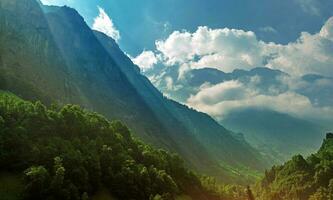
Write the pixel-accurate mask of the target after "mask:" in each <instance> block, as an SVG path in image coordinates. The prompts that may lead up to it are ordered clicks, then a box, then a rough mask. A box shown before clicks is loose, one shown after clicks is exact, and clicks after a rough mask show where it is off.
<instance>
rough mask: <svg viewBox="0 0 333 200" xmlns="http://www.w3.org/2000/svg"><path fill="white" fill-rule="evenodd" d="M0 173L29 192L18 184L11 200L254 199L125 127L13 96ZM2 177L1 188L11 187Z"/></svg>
mask: <svg viewBox="0 0 333 200" xmlns="http://www.w3.org/2000/svg"><path fill="white" fill-rule="evenodd" d="M0 171H1V174H11V176H9V178H8V176H7V179H11V178H13V177H14V178H13V179H17V180H18V181H17V182H18V183H20V184H21V185H22V186H21V189H20V187H19V186H17V185H15V184H14V186H13V187H16V188H18V189H17V190H19V191H20V192H18V191H15V190H14V194H8V191H7V193H3V194H1V192H4V191H1V189H0V195H7V196H8V199H15V198H14V197H16V198H17V199H90V198H91V197H93V196H94V195H95V194H97V193H98V192H100V191H102V190H104V191H105V190H106V191H107V193H109V194H112V196H114V197H115V198H116V199H175V198H176V197H177V198H178V197H179V196H180V195H187V196H188V197H192V199H246V198H247V196H248V194H247V193H250V191H249V190H244V188H243V187H240V186H219V185H218V184H216V181H215V180H214V179H212V178H209V177H199V176H198V175H196V174H195V173H193V172H192V171H189V170H188V169H187V168H186V167H185V165H184V162H183V161H182V160H181V159H180V157H178V156H177V155H175V154H170V153H168V152H166V151H164V150H158V149H155V148H153V147H151V146H149V145H146V144H144V143H142V142H140V141H139V140H137V139H135V138H133V137H132V134H131V132H130V130H129V129H128V128H127V127H126V126H125V125H123V124H122V123H121V122H119V121H113V122H110V121H108V120H107V119H106V118H104V117H103V116H101V115H99V114H96V113H92V112H88V111H86V110H84V109H82V108H80V107H79V106H76V105H66V106H63V107H59V106H56V105H52V106H51V107H50V108H46V107H45V106H44V105H43V104H41V103H40V102H36V103H31V102H27V101H24V100H22V99H20V98H18V97H16V96H14V95H13V94H10V93H5V92H1V93H0ZM1 177H2V176H0V185H3V186H4V185H6V186H7V187H9V186H8V185H7V183H6V182H3V181H6V180H4V179H3V178H1ZM7 182H11V181H10V180H9V181H8V180H7ZM12 182H14V183H15V181H12ZM17 193H19V194H17ZM13 195H14V196H13Z"/></svg>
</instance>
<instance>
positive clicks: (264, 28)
mask: <svg viewBox="0 0 333 200" xmlns="http://www.w3.org/2000/svg"><path fill="white" fill-rule="evenodd" d="M259 31H261V32H266V33H274V34H276V33H278V31H277V30H275V28H273V27H271V26H265V27H261V28H259Z"/></svg>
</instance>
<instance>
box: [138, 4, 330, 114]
mask: <svg viewBox="0 0 333 200" xmlns="http://www.w3.org/2000/svg"><path fill="white" fill-rule="evenodd" d="M304 6H305V5H304ZM307 6H309V5H307ZM304 9H305V8H304ZM262 31H274V29H273V28H269V27H265V28H264V29H263V30H262ZM155 52H156V55H155V56H153V52H150V53H149V54H150V55H149V57H150V58H157V60H156V59H153V61H154V62H149V61H148V60H150V59H149V58H148V59H147V61H146V62H148V63H149V65H147V64H140V63H143V62H141V61H140V62H136V60H141V59H142V58H143V56H142V55H140V56H138V57H137V58H135V59H133V60H134V61H135V62H136V63H137V64H138V65H141V66H142V67H143V68H145V69H149V70H152V69H154V65H156V64H157V63H159V64H163V65H165V68H164V70H163V69H162V70H161V71H157V72H154V73H155V74H154V75H153V76H151V77H153V78H151V80H152V81H153V82H154V83H155V84H156V83H157V84H158V85H159V84H161V83H162V82H164V88H165V94H166V95H169V96H170V94H171V93H173V92H174V93H175V94H176V92H179V91H181V90H184V92H186V90H188V89H186V87H187V85H186V78H188V76H187V72H190V71H191V70H193V69H199V68H206V67H209V68H216V69H218V70H221V71H224V72H232V71H234V70H235V69H243V70H250V69H253V68H256V67H266V68H270V69H276V70H281V71H283V72H286V73H288V74H289V75H290V76H284V77H279V80H277V81H278V82H279V83H280V84H281V85H282V86H283V88H287V89H286V90H283V91H279V90H277V89H276V88H275V87H272V88H269V92H268V93H267V92H263V91H262V90H260V86H259V85H260V77H259V78H258V77H257V78H255V77H253V80H252V79H251V81H249V82H247V83H244V82H240V81H238V80H231V81H226V82H222V83H219V84H216V85H210V84H203V85H202V86H201V87H199V88H194V89H192V90H188V91H191V92H192V93H191V95H190V97H189V98H188V99H187V100H186V101H185V102H184V101H183V102H184V103H186V104H187V105H189V106H191V107H193V108H195V109H198V110H200V111H203V112H206V113H208V114H210V115H212V116H214V117H215V118H217V119H223V118H224V117H226V116H227V115H228V114H229V113H230V112H232V110H235V109H243V108H250V107H258V108H266V109H270V110H275V111H279V112H283V113H289V114H292V115H293V116H298V117H302V118H304V117H305V118H311V117H312V118H322V119H332V116H333V105H332V104H331V103H330V102H331V101H330V100H321V99H319V100H318V99H316V97H315V96H316V95H313V94H315V92H316V91H315V90H318V92H317V93H318V98H321V96H320V95H322V96H326V97H331V96H332V95H331V94H330V93H332V92H333V91H329V88H332V87H331V86H328V85H327V84H332V80H333V79H320V80H319V81H318V82H313V83H306V82H304V81H303V80H302V78H301V77H302V76H303V75H306V74H319V75H323V76H330V77H333V17H331V18H329V19H328V20H327V21H326V22H325V23H324V24H323V26H322V28H321V30H320V31H318V32H317V33H314V34H310V33H307V32H302V33H301V34H300V36H299V38H298V39H297V40H296V41H294V42H291V43H289V44H285V45H283V44H276V43H273V42H264V41H261V40H258V38H257V36H256V34H255V33H254V32H252V31H245V30H237V29H228V28H224V29H210V28H208V27H206V26H201V27H198V29H197V30H196V31H195V32H188V31H175V32H173V33H172V34H171V35H169V37H167V38H166V39H163V40H158V41H156V51H155ZM145 54H147V53H146V52H144V53H143V55H145ZM147 57H148V56H147ZM147 66H148V67H147ZM168 68H175V69H177V70H178V77H174V76H172V75H170V74H168V73H167V71H168V70H165V69H168ZM157 79H158V80H157ZM325 84H326V85H325ZM158 85H157V87H158ZM311 88H312V89H311ZM327 88H328V89H327ZM177 94H179V93H177ZM177 94H176V95H174V96H177ZM176 100H178V99H176Z"/></svg>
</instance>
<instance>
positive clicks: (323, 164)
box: [257, 133, 333, 200]
mask: <svg viewBox="0 0 333 200" xmlns="http://www.w3.org/2000/svg"><path fill="white" fill-rule="evenodd" d="M332 160H333V134H332V133H329V134H327V136H326V139H325V140H324V142H323V144H322V146H321V148H320V150H319V151H318V152H317V153H315V154H313V155H311V156H309V157H308V158H307V159H304V158H303V157H302V156H301V155H298V156H294V157H293V158H292V159H291V160H290V161H288V162H286V163H285V164H284V165H282V166H275V167H273V168H272V169H271V170H269V171H267V172H266V173H265V177H264V178H263V180H262V181H261V182H260V183H259V184H258V186H257V187H258V189H257V192H258V194H259V195H258V199H259V200H280V199H281V200H282V199H295V200H303V199H304V200H328V199H333V173H332V172H333V162H332Z"/></svg>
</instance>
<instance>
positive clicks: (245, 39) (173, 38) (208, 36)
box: [156, 26, 262, 72]
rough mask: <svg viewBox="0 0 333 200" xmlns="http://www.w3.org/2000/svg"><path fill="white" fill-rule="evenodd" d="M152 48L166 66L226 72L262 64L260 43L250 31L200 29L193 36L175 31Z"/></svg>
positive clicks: (203, 27)
mask: <svg viewBox="0 0 333 200" xmlns="http://www.w3.org/2000/svg"><path fill="white" fill-rule="evenodd" d="M156 48H157V50H158V51H160V52H161V53H162V55H163V58H164V59H165V63H166V64H167V65H175V64H178V65H183V64H186V65H188V66H189V67H190V68H203V67H208V66H209V67H215V68H218V69H220V70H223V71H227V72H229V71H232V70H233V69H235V68H252V67H254V66H258V65H261V63H262V60H261V59H260V55H259V54H260V53H261V50H260V49H261V44H260V42H259V41H258V40H257V38H256V35H255V34H254V33H253V32H251V31H248V32H246V31H243V30H236V29H227V28H225V29H210V28H208V27H205V26H202V27H199V28H198V30H197V31H196V32H194V33H189V32H186V31H183V32H179V31H175V32H174V33H172V34H171V35H170V36H169V37H168V38H167V39H166V40H164V41H163V40H160V41H157V42H156ZM258 58H259V59H258ZM183 66H184V65H183Z"/></svg>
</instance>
